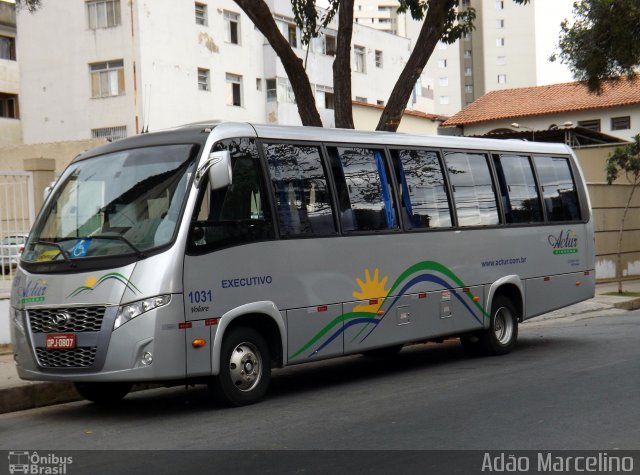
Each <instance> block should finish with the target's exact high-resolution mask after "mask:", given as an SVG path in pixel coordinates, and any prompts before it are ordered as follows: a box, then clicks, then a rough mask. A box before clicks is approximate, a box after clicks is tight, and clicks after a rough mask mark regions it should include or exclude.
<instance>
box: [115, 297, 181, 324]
mask: <svg viewBox="0 0 640 475" xmlns="http://www.w3.org/2000/svg"><path fill="white" fill-rule="evenodd" d="M169 302H171V295H159V296H157V297H151V298H148V299H144V300H139V301H137V302H131V303H128V304H126V305H121V306H120V308H118V315H117V316H116V321H115V322H114V324H113V329H114V330H115V329H116V328H118V327H120V326H122V325H124V324H125V323H127V322H128V321H129V320H131V319H132V318H136V317H137V316H138V315H142V314H143V313H145V312H148V311H149V310H153V309H154V308H158V307H164V306H165V305H167V304H168V303H169Z"/></svg>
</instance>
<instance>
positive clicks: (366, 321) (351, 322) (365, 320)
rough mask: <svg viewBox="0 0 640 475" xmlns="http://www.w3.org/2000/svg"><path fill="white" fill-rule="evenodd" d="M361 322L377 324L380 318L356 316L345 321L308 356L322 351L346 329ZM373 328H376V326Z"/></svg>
mask: <svg viewBox="0 0 640 475" xmlns="http://www.w3.org/2000/svg"><path fill="white" fill-rule="evenodd" d="M361 323H372V324H373V325H377V324H378V323H380V320H375V319H373V318H354V319H353V320H349V321H348V322H347V323H345V324H344V325H343V326H342V328H339V329H338V330H337V331H336V332H335V333H334V334H333V335H331V337H330V338H329V339H328V340H326V341H325V342H324V343H323V344H322V345H320V346H319V347H318V349H317V350H315V351H314V352H313V353H311V354H310V355H309V356H308V357H307V358H311V357H312V356H313V355H315V354H316V353H320V352H321V351H322V350H323V349H325V348H326V347H327V346H328V345H329V344H330V343H331V342H332V341H333V340H335V339H336V338H338V336H340V334H342V333H344V331H345V330H346V329H347V328H349V327H352V326H354V325H359V324H361ZM373 328H376V327H375V326H374V327H373Z"/></svg>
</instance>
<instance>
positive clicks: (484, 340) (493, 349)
mask: <svg viewBox="0 0 640 475" xmlns="http://www.w3.org/2000/svg"><path fill="white" fill-rule="evenodd" d="M478 337H479V340H480V345H481V346H482V349H483V350H484V353H485V354H487V355H491V356H494V355H504V354H507V353H509V352H510V351H511V350H513V348H514V347H515V345H516V341H517V339H518V312H517V310H516V308H515V306H514V305H513V303H512V302H511V300H510V299H509V298H507V297H505V296H503V295H496V296H495V297H494V299H493V302H492V304H491V320H490V322H489V328H488V329H487V330H483V331H482V332H480V333H479V334H478Z"/></svg>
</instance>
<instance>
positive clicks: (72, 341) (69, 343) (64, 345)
mask: <svg viewBox="0 0 640 475" xmlns="http://www.w3.org/2000/svg"><path fill="white" fill-rule="evenodd" d="M75 347H76V335H75V334H74V333H59V334H55V335H47V344H46V349H47V350H71V349H73V348H75Z"/></svg>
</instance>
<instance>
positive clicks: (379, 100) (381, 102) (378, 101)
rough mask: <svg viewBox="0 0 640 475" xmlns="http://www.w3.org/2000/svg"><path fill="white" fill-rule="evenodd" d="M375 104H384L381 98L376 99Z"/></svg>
mask: <svg viewBox="0 0 640 475" xmlns="http://www.w3.org/2000/svg"><path fill="white" fill-rule="evenodd" d="M376 104H377V105H379V106H383V105H384V101H383V100H382V99H378V100H377V101H376Z"/></svg>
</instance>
